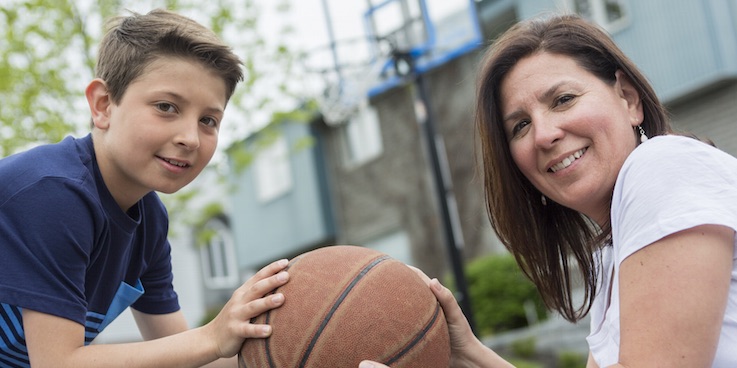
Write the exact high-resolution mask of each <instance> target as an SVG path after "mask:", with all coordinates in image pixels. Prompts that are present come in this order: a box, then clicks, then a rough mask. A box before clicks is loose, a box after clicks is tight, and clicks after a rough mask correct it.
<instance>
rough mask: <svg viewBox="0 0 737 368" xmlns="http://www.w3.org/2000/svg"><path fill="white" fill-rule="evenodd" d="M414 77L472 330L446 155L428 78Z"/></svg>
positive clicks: (448, 241) (460, 299) (462, 299)
mask: <svg viewBox="0 0 737 368" xmlns="http://www.w3.org/2000/svg"><path fill="white" fill-rule="evenodd" d="M412 69H413V70H414V68H412ZM414 80H415V84H416V86H417V89H418V92H419V101H418V102H419V103H421V104H422V105H424V110H425V118H424V121H421V125H422V128H424V129H422V130H423V132H424V133H425V138H426V141H427V148H428V153H429V154H430V161H431V162H430V163H431V168H432V174H433V178H434V182H435V189H436V191H437V197H438V202H439V205H440V212H441V216H442V220H443V230H444V235H445V242H446V245H447V247H448V253H449V255H450V261H451V267H452V269H453V276H454V278H455V284H456V289H457V293H456V299H458V304H459V305H460V307H461V310H462V311H463V314H465V315H466V319H467V320H468V323H469V325H471V329H472V330H473V331H474V333H475V332H476V323H475V320H474V316H473V310H472V309H471V298H470V296H469V294H468V285H467V282H466V275H465V273H464V271H463V257H462V253H463V235H462V234H461V232H460V230H461V229H460V222H459V220H458V212H457V207H456V206H455V204H456V201H455V195H454V194H453V188H452V184H451V183H452V181H451V178H450V172H449V170H448V166H447V161H446V160H443V159H442V158H445V157H446V155H445V150H444V145H443V144H442V137H441V136H439V135H438V134H437V132H436V131H435V123H434V119H433V113H432V108H431V105H430V96H429V89H428V85H427V81H426V80H425V77H424V76H423V75H422V73H414ZM421 120H423V119H421ZM443 164H445V165H443Z"/></svg>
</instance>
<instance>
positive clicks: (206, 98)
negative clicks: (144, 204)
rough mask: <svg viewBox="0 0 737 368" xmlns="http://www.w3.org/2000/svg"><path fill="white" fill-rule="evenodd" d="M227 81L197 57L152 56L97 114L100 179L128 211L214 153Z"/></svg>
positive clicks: (188, 175) (172, 188)
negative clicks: (115, 99) (103, 111)
mask: <svg viewBox="0 0 737 368" xmlns="http://www.w3.org/2000/svg"><path fill="white" fill-rule="evenodd" d="M226 102H227V101H226V87H225V82H224V81H223V80H222V79H221V78H220V77H218V76H217V75H216V74H214V73H213V72H212V71H210V70H208V69H206V68H205V67H204V66H202V65H201V64H200V63H198V62H195V61H192V60H187V59H182V58H174V57H164V58H160V59H157V60H155V61H154V62H153V63H152V64H151V65H149V66H148V67H147V68H146V71H145V72H144V73H143V75H141V76H140V77H138V78H137V79H136V80H134V81H133V82H132V83H131V84H130V85H129V86H128V89H127V90H126V92H125V93H124V94H123V97H122V99H121V101H120V103H119V104H117V105H116V104H114V103H112V102H110V103H109V105H108V106H107V108H106V114H103V115H104V117H103V118H98V119H96V120H95V127H96V129H98V132H97V134H96V135H95V138H94V139H95V151H96V153H97V160H98V163H99V165H100V170H101V172H102V174H103V178H104V180H105V184H106V185H107V186H108V188H109V190H110V191H111V193H112V194H113V197H115V199H116V201H117V202H118V204H119V205H120V206H121V207H122V208H123V209H127V208H129V207H130V206H132V205H133V204H134V203H135V202H137V201H138V200H139V199H140V198H141V197H143V196H144V195H145V194H147V193H148V192H150V191H154V190H155V191H160V192H164V193H173V192H176V191H177V190H179V189H181V188H182V187H184V186H185V185H187V184H188V183H190V182H191V181H192V180H193V179H194V178H195V177H196V176H197V175H198V174H199V173H200V172H201V171H202V169H203V168H204V167H205V166H206V165H207V163H208V162H209V161H210V159H211V158H212V155H213V154H214V152H215V148H216V146H217V140H218V129H219V126H220V122H221V121H222V118H223V111H224V110H225V105H226Z"/></svg>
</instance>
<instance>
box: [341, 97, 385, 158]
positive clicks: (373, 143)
mask: <svg viewBox="0 0 737 368" xmlns="http://www.w3.org/2000/svg"><path fill="white" fill-rule="evenodd" d="M343 141H344V148H345V157H346V164H347V166H348V167H357V166H360V165H362V164H364V163H366V162H369V161H371V160H373V159H375V158H377V157H379V156H381V154H382V153H383V151H384V146H383V144H382V140H381V123H380V121H379V114H378V112H377V111H376V109H375V108H374V107H373V106H371V105H369V104H366V103H364V104H362V105H361V106H360V108H359V109H358V111H357V112H356V114H354V115H353V116H352V117H351V118H350V119H349V120H348V122H347V123H346V125H345V126H343Z"/></svg>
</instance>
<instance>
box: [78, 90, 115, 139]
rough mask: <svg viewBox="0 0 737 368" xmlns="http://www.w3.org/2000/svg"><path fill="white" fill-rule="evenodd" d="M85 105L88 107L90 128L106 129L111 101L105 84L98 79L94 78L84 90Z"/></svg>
mask: <svg viewBox="0 0 737 368" xmlns="http://www.w3.org/2000/svg"><path fill="white" fill-rule="evenodd" d="M84 92H85V96H86V97H87V104H88V105H89V106H90V114H91V115H92V126H93V127H95V128H98V129H107V127H108V125H109V123H110V107H111V106H112V101H111V100H110V94H109V93H108V90H107V84H106V83H105V81H103V80H102V79H100V78H95V79H93V80H92V82H90V84H89V85H87V88H86V89H85V91H84Z"/></svg>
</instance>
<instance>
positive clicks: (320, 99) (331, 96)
mask: <svg viewBox="0 0 737 368" xmlns="http://www.w3.org/2000/svg"><path fill="white" fill-rule="evenodd" d="M361 46H363V47H369V46H371V44H370V43H369V42H368V41H367V40H364V39H362V38H361V39H352V40H344V41H341V42H335V44H334V45H332V46H331V45H327V46H324V47H322V48H319V49H316V50H313V51H311V52H308V53H307V55H306V57H305V58H304V59H303V63H304V67H305V71H306V73H307V77H308V78H307V82H308V83H309V86H307V88H308V90H310V91H311V92H310V94H311V95H312V97H313V98H314V99H315V101H316V102H317V105H318V109H319V110H320V113H322V116H323V119H324V120H325V122H326V123H327V124H328V125H331V126H335V125H341V124H344V123H346V122H347V121H348V120H350V118H351V117H352V116H354V115H355V114H356V113H357V112H358V111H360V109H361V108H362V106H364V105H365V104H367V103H368V91H369V90H370V89H371V88H372V87H373V86H374V85H375V84H376V83H377V81H379V80H380V79H381V74H382V73H383V71H384V69H385V68H386V65H387V60H386V59H382V58H379V57H376V56H374V57H372V58H370V59H369V60H368V61H366V60H367V58H366V57H365V56H362V55H361V53H363V55H366V53H367V51H366V50H365V49H361V48H360V47H361ZM357 50H360V51H357ZM328 52H336V53H341V54H342V55H343V57H342V59H341V60H342V63H341V64H337V65H336V64H333V65H332V66H329V67H320V66H319V65H320V64H322V65H326V64H329V63H328V62H326V60H329V55H328V54H327V53H328ZM345 55H350V57H351V58H352V59H355V60H356V61H354V62H350V61H347V62H346V61H345V60H346V58H347V57H346V56H345Z"/></svg>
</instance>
